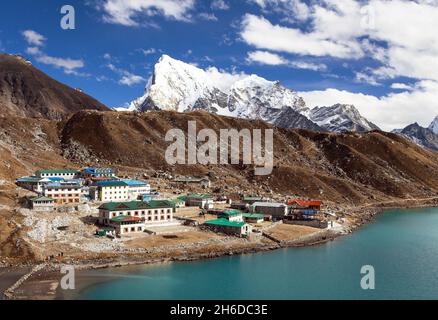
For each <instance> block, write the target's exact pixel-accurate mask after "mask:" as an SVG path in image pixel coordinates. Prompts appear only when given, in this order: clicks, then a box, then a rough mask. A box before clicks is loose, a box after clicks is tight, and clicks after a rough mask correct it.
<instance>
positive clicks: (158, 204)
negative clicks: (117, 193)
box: [99, 200, 175, 211]
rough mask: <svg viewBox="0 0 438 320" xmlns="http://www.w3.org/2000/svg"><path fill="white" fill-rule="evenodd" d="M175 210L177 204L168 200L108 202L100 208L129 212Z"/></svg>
mask: <svg viewBox="0 0 438 320" xmlns="http://www.w3.org/2000/svg"><path fill="white" fill-rule="evenodd" d="M161 208H175V204H174V203H172V202H171V201H168V200H151V201H129V202H108V203H104V204H103V205H101V206H100V207H99V209H102V210H108V211H127V210H145V209H146V210H147V209H161Z"/></svg>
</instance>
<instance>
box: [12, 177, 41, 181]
mask: <svg viewBox="0 0 438 320" xmlns="http://www.w3.org/2000/svg"><path fill="white" fill-rule="evenodd" d="M39 181H41V178H38V177H21V178H18V179H17V182H39Z"/></svg>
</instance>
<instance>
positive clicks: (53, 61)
mask: <svg viewBox="0 0 438 320" xmlns="http://www.w3.org/2000/svg"><path fill="white" fill-rule="evenodd" d="M29 34H33V33H27V34H25V33H23V36H24V37H25V39H26V41H27V42H28V43H33V44H35V45H38V46H39V45H42V44H43V42H42V41H43V40H41V39H44V40H45V38H44V37H43V36H42V35H40V34H38V37H36V38H35V37H33V36H34V35H33V36H30V37H29ZM29 39H32V40H31V41H30V40H29ZM38 46H33V47H28V48H26V52H27V53H28V54H30V55H31V56H33V57H34V58H35V60H36V61H37V62H39V63H42V64H46V65H50V66H53V67H55V68H59V69H62V70H63V71H64V72H65V73H66V74H72V75H76V76H89V75H88V74H85V73H80V72H78V71H77V69H81V68H83V67H84V66H85V63H84V61H83V60H81V59H71V58H61V57H53V56H50V55H48V54H46V53H45V52H43V51H42V50H41V49H40V48H39V47H38Z"/></svg>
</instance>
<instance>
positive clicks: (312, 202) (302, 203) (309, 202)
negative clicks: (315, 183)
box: [287, 199, 322, 207]
mask: <svg viewBox="0 0 438 320" xmlns="http://www.w3.org/2000/svg"><path fill="white" fill-rule="evenodd" d="M287 203H288V204H289V205H292V204H294V203H296V204H298V205H300V206H303V207H305V206H321V205H322V201H319V200H298V199H295V200H289V201H288V202H287Z"/></svg>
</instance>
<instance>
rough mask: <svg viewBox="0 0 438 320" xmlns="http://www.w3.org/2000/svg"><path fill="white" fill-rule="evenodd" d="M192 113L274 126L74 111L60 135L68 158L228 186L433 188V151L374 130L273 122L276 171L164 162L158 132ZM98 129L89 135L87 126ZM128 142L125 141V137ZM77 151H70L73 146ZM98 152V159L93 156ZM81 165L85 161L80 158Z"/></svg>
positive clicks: (342, 196) (359, 193) (365, 198)
mask: <svg viewBox="0 0 438 320" xmlns="http://www.w3.org/2000/svg"><path fill="white" fill-rule="evenodd" d="M189 120H194V121H196V122H197V124H198V128H197V129H198V130H201V129H203V128H212V129H213V130H215V131H216V132H219V130H220V129H222V128H236V129H242V128H249V129H254V128H262V129H263V128H272V126H271V125H269V124H267V123H264V122H261V121H250V120H242V119H236V118H232V117H223V116H218V115H214V114H210V113H207V112H199V111H198V112H191V113H177V112H168V111H166V112H165V111H160V112H149V113H146V114H132V113H112V112H109V113H90V112H80V113H77V114H75V115H74V116H73V117H72V118H71V119H70V120H69V121H68V122H66V124H65V126H63V128H62V130H61V133H60V137H61V142H62V148H63V149H64V150H69V149H71V150H72V151H73V152H69V154H70V158H71V159H72V161H76V159H78V158H81V154H86V155H87V157H90V159H91V160H90V164H93V163H96V160H97V159H98V161H99V162H98V163H100V164H102V163H105V164H108V165H124V166H129V167H136V168H143V169H144V170H148V169H155V170H163V171H167V172H171V173H173V174H189V175H200V176H202V175H207V174H209V175H210V176H212V177H216V179H214V184H215V185H216V186H218V187H221V188H224V190H227V192H230V193H233V192H234V193H238V192H245V191H247V192H252V193H258V192H260V193H265V192H268V193H269V192H278V193H281V194H291V195H296V196H302V197H317V198H321V199H330V200H332V201H338V202H339V201H340V202H343V203H351V204H353V203H354V204H358V203H366V202H370V201H371V202H372V201H377V200H383V199H393V198H405V197H417V196H418V197H420V196H430V195H435V194H436V193H437V192H438V164H437V163H436V154H435V153H434V152H431V151H427V150H425V149H423V148H421V147H419V146H417V145H416V144H414V143H412V142H409V141H407V140H406V139H404V138H403V137H400V136H398V135H396V134H391V133H383V132H379V131H374V132H370V133H364V134H358V133H347V134H332V133H316V132H311V131H306V130H296V129H294V130H291V129H279V128H276V129H274V165H275V167H274V170H273V173H272V175H270V176H254V174H253V172H254V170H253V167H252V166H247V165H234V166H233V165H219V166H218V165H209V166H203V165H177V166H171V165H168V164H167V163H166V161H165V158H164V155H165V150H166V148H167V146H168V145H169V143H166V142H165V141H164V139H163V138H164V136H165V134H166V132H167V131H168V130H169V129H173V128H181V129H182V130H183V131H185V132H186V130H187V122H188V121H189ZM90 127H94V128H98V130H95V131H94V132H95V134H93V135H92V136H90V135H89V133H88V130H86V128H90ZM128 142H129V143H128ZM74 150H76V151H74ZM94 159H96V160H94ZM83 164H85V163H83Z"/></svg>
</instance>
